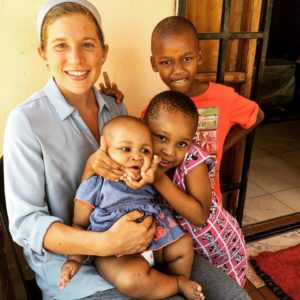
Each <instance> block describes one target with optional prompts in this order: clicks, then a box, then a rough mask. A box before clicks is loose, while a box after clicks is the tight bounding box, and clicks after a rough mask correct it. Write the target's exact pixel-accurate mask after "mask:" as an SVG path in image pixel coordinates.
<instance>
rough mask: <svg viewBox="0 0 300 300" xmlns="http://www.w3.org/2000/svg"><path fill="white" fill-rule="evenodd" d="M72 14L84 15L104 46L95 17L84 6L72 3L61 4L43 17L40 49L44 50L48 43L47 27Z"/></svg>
mask: <svg viewBox="0 0 300 300" xmlns="http://www.w3.org/2000/svg"><path fill="white" fill-rule="evenodd" d="M74 13H79V14H82V15H85V16H87V17H89V18H90V19H91V21H93V22H94V24H95V26H96V29H97V34H98V37H99V40H100V41H101V44H102V45H103V44H104V37H103V35H102V32H101V29H100V27H99V24H98V22H97V21H96V19H95V17H94V16H93V14H92V13H91V12H90V11H89V10H88V9H87V8H86V7H84V6H82V5H80V4H78V3H72V2H64V3H61V4H58V5H56V6H54V7H53V8H51V9H50V10H49V12H48V13H47V15H46V16H45V18H44V20H43V25H42V28H41V36H40V41H41V49H43V50H44V49H45V48H46V45H47V41H48V27H49V25H51V24H53V23H54V22H55V21H56V20H57V19H59V18H61V17H63V16H66V15H69V14H74Z"/></svg>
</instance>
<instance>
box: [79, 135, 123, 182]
mask: <svg viewBox="0 0 300 300" xmlns="http://www.w3.org/2000/svg"><path fill="white" fill-rule="evenodd" d="M100 144H101V145H100V148H99V149H98V150H97V151H96V152H94V153H93V154H92V155H91V156H90V157H89V159H88V161H87V163H86V166H85V169H84V172H83V175H82V177H81V180H82V181H83V180H85V179H87V178H89V177H91V176H93V175H94V174H97V175H99V176H102V177H104V178H106V179H109V180H122V179H123V177H124V176H126V174H125V173H124V172H123V167H122V166H120V165H119V164H118V163H116V162H115V161H113V160H112V159H111V158H110V157H109V156H108V155H107V153H106V152H107V143H106V140H105V138H104V137H103V136H101V142H100Z"/></svg>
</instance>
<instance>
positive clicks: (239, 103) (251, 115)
mask: <svg viewBox="0 0 300 300" xmlns="http://www.w3.org/2000/svg"><path fill="white" fill-rule="evenodd" d="M191 99H192V100H193V102H194V103H195V105H196V107H197V109H198V113H199V121H198V128H197V132H196V136H195V140H196V142H197V143H198V144H199V145H200V147H201V149H203V150H204V151H206V152H208V153H209V154H211V155H212V156H214V157H215V159H216V168H215V170H214V172H213V173H212V174H210V177H211V180H212V183H213V186H214V190H215V192H216V193H217V195H218V197H219V200H220V201H222V194H221V189H220V178H219V176H220V174H219V172H220V166H221V161H222V153H223V146H224V142H225V138H226V136H227V134H228V132H229V131H230V129H231V127H232V126H234V125H239V126H241V127H242V128H244V129H248V128H250V127H251V126H252V125H253V124H254V123H255V122H256V118H257V114H258V111H259V106H258V104H257V103H256V102H254V101H252V100H249V99H247V98H244V97H242V96H241V95H239V94H238V93H236V92H235V91H234V89H233V88H231V87H228V86H225V85H222V84H217V83H213V82H210V83H209V87H208V89H207V90H206V91H205V92H204V93H202V94H200V95H199V96H196V97H192V98H191Z"/></svg>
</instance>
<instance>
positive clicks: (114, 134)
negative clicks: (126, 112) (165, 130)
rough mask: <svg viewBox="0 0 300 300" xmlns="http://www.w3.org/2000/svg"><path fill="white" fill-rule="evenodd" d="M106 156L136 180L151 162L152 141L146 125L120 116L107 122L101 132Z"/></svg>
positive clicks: (135, 119)
mask: <svg viewBox="0 0 300 300" xmlns="http://www.w3.org/2000/svg"><path fill="white" fill-rule="evenodd" d="M102 136H104V137H105V140H106V142H107V146H108V147H107V153H108V156H109V157H110V158H111V159H112V160H114V161H116V162H117V163H119V164H120V165H121V166H123V167H124V168H125V172H126V171H129V173H133V174H134V175H135V177H136V178H139V177H140V175H141V170H147V169H148V168H149V167H150V164H151V161H152V153H153V152H152V139H151V132H150V130H149V128H148V127H147V125H146V124H145V123H144V122H143V121H142V120H140V119H138V118H136V117H132V116H121V117H117V118H114V119H112V120H110V121H109V122H107V123H106V124H105V126H104V128H103V130H102Z"/></svg>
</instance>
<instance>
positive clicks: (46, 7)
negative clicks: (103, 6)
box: [37, 0, 104, 42]
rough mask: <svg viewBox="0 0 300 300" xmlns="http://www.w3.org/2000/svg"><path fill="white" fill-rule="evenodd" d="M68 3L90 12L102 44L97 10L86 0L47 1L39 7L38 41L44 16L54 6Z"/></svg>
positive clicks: (99, 18) (99, 17)
mask: <svg viewBox="0 0 300 300" xmlns="http://www.w3.org/2000/svg"><path fill="white" fill-rule="evenodd" d="M68 2H71V3H77V4H80V5H82V6H84V7H85V8H87V9H88V10H89V11H90V13H91V14H92V15H93V17H94V18H95V19H96V21H97V23H98V25H99V28H100V31H101V35H102V38H103V42H104V33H103V29H102V23H101V16H100V14H99V12H98V10H97V8H96V7H95V6H94V5H93V4H91V3H90V2H88V1H87V0H48V1H47V2H46V3H45V4H44V5H43V6H42V7H41V9H40V11H39V13H38V16H37V27H38V34H39V40H41V33H42V26H43V23H44V19H45V17H46V15H47V14H48V12H49V11H50V10H51V9H52V8H53V7H54V6H56V5H58V4H61V3H68Z"/></svg>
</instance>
